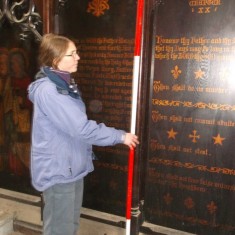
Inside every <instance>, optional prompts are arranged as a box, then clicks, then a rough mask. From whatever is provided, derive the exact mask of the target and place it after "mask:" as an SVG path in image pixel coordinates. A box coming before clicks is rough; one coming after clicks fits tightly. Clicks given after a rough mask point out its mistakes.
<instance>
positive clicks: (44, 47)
mask: <svg viewBox="0 0 235 235" xmlns="http://www.w3.org/2000/svg"><path fill="white" fill-rule="evenodd" d="M70 42H72V41H71V40H70V39H69V38H66V37H64V36H60V35H56V34H52V33H49V34H45V35H44V36H43V37H42V42H41V45H40V49H39V56H38V62H39V66H49V67H53V68H55V69H57V65H58V63H59V61H60V60H61V59H62V58H63V56H64V55H65V53H66V51H67V49H68V46H69V43H70Z"/></svg>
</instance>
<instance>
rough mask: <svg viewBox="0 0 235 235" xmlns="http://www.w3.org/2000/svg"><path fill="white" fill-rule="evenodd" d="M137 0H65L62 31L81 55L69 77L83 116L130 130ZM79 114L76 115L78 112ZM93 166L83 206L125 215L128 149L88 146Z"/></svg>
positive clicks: (124, 147)
mask: <svg viewBox="0 0 235 235" xmlns="http://www.w3.org/2000/svg"><path fill="white" fill-rule="evenodd" d="M135 14H136V1H132V0H131V1H125V0H122V1H120V0H110V1H107V0H103V1H92V0H89V1H88V0H85V1H68V2H67V3H66V7H65V11H64V14H63V24H64V34H65V35H67V36H69V37H71V38H73V40H74V41H75V42H76V46H77V48H78V50H79V55H80V57H81V59H80V61H79V64H78V72H77V73H76V74H74V78H75V79H76V81H77V83H78V87H79V89H80V90H81V93H82V98H83V99H84V102H85V103H86V106H87V114H88V118H89V119H92V120H95V121H97V122H98V123H101V122H103V123H105V124H106V125H107V126H110V127H115V128H118V129H123V130H126V131H129V129H130V113H131V93H132V71H133V56H134V34H135V18H136V17H135ZM78 118H79V117H78ZM93 150H94V153H95V155H96V158H97V160H94V165H95V170H94V172H92V173H91V174H89V175H88V176H87V177H86V178H85V180H86V183H85V195H84V203H83V206H84V207H89V208H92V209H95V210H100V211H105V212H109V213H113V214H118V215H122V216H123V215H124V213H125V202H126V181H127V160H128V148H127V147H126V146H124V145H117V146H112V147H97V146H94V148H93Z"/></svg>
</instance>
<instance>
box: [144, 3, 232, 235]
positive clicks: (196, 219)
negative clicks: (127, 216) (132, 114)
mask: <svg viewBox="0 0 235 235" xmlns="http://www.w3.org/2000/svg"><path fill="white" fill-rule="evenodd" d="M156 2H159V1H156ZM161 2H162V4H160V5H158V4H156V7H155V10H154V21H153V37H152V42H153V47H152V56H153V57H152V58H153V59H152V66H151V71H152V74H151V82H150V91H151V93H150V98H149V107H150V111H149V133H148V169H147V182H146V195H145V209H144V210H145V218H146V220H147V221H148V222H151V223H155V224H160V225H163V226H166V227H171V228H175V229H180V230H184V231H189V232H192V233H196V234H206V235H209V234H233V233H234V232H235V222H234V218H235V213H234V211H235V208H234V203H233V201H234V195H235V194H234V190H235V188H234V183H235V171H234V157H235V156H234V150H233V141H234V136H235V132H234V126H235V122H234V120H235V119H234V118H235V112H234V111H235V106H234V95H235V93H234V63H235V53H234V45H235V44H234V43H235V41H234V36H235V33H234V24H235V17H234V13H233V10H232V9H234V7H235V3H234V2H233V1H184V0H177V1H176V0H165V1H161Z"/></svg>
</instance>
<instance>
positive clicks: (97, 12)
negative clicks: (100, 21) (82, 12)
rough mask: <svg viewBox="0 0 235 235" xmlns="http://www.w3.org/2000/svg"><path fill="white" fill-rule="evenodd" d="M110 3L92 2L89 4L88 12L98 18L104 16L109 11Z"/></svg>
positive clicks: (101, 0) (98, 0) (102, 0)
mask: <svg viewBox="0 0 235 235" xmlns="http://www.w3.org/2000/svg"><path fill="white" fill-rule="evenodd" d="M108 1H109V0H92V1H91V2H89V4H88V8H87V12H89V13H92V14H93V15H94V16H97V17H99V16H101V15H104V12H105V10H108V9H109V3H108Z"/></svg>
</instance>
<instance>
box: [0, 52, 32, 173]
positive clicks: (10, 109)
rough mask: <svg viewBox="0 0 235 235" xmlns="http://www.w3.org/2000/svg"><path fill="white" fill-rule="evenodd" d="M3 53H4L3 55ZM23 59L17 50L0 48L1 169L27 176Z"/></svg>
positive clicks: (27, 112)
mask: <svg viewBox="0 0 235 235" xmlns="http://www.w3.org/2000/svg"><path fill="white" fill-rule="evenodd" d="M3 52H4V53H3ZM26 71H27V56H26V55H25V52H24V51H23V50H22V49H20V48H14V49H11V50H7V49H4V50H3V49H0V97H1V98H0V120H1V123H2V124H3V125H1V126H0V146H1V148H0V155H2V156H1V159H2V160H1V170H4V171H6V172H10V173H14V174H15V175H21V176H22V175H28V174H27V168H29V156H30V154H29V149H30V122H31V118H30V113H31V108H30V107H31V104H30V102H29V101H28V99H27V87H28V85H29V83H30V82H31V81H30V79H29V77H28V76H27V73H26Z"/></svg>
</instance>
